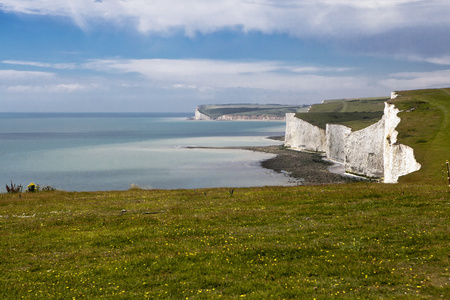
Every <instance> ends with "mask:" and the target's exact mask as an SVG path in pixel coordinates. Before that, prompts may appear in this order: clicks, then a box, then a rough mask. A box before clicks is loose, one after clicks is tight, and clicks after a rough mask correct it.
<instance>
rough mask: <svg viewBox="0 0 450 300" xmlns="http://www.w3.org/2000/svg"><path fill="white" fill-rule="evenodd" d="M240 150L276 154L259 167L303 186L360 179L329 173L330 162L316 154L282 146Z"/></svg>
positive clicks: (331, 164)
mask: <svg viewBox="0 0 450 300" xmlns="http://www.w3.org/2000/svg"><path fill="white" fill-rule="evenodd" d="M241 149H244V150H250V151H258V152H264V153H272V154H276V156H275V157H274V158H271V159H268V160H265V161H262V162H261V166H262V167H264V168H266V169H271V170H274V171H275V172H283V173H286V174H288V175H289V176H290V177H292V178H295V179H296V180H299V181H300V182H301V183H302V184H304V185H320V184H333V183H349V182H354V181H359V180H361V179H359V178H355V177H349V176H344V175H341V174H336V173H333V172H330V167H332V166H333V163H332V162H329V161H325V160H323V159H322V157H321V156H320V155H319V154H317V153H307V152H300V151H295V150H291V149H288V148H285V147H284V146H265V147H242V148H241Z"/></svg>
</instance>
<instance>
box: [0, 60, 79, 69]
mask: <svg viewBox="0 0 450 300" xmlns="http://www.w3.org/2000/svg"><path fill="white" fill-rule="evenodd" d="M1 63H3V64H9V65H20V66H31V67H40V68H52V69H61V70H63V69H75V68H76V67H77V66H76V64H73V63H62V64H49V63H42V62H33V61H20V60H2V61H1Z"/></svg>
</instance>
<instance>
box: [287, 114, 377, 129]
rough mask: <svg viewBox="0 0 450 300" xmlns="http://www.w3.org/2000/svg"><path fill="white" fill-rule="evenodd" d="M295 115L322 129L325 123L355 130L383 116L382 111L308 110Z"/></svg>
mask: <svg viewBox="0 0 450 300" xmlns="http://www.w3.org/2000/svg"><path fill="white" fill-rule="evenodd" d="M295 116H296V117H297V118H300V119H302V120H304V121H306V122H308V123H310V124H313V125H315V126H317V127H320V128H322V129H325V128H326V125H327V124H341V125H345V126H347V127H350V128H352V130H354V131H356V130H360V129H363V128H365V127H367V126H370V125H372V124H374V123H376V122H378V121H379V120H380V119H381V118H382V117H383V112H382V111H377V112H347V113H341V112H309V113H298V114H296V115H295Z"/></svg>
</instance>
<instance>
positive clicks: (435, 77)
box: [380, 70, 450, 90]
mask: <svg viewBox="0 0 450 300" xmlns="http://www.w3.org/2000/svg"><path fill="white" fill-rule="evenodd" d="M380 83H381V84H383V85H386V86H388V87H391V89H392V90H412V89H418V88H420V89H425V88H442V87H448V86H450V70H439V71H433V72H402V73H393V74H390V75H389V78H387V79H384V80H381V82H380Z"/></svg>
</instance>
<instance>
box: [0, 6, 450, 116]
mask: <svg viewBox="0 0 450 300" xmlns="http://www.w3.org/2000/svg"><path fill="white" fill-rule="evenodd" d="M449 15H450V2H449V1H448V0H426V1H422V0H214V1H212V0H152V1H150V0H65V1H60V0H0V112H33V111H35V112H90V111H92V112H167V111H176V112H190V111H193V110H194V109H195V107H196V106H197V105H199V104H209V103H280V104H312V103H319V102H321V101H322V100H325V99H336V98H353V97H371V96H389V95H390V92H391V91H394V90H409V89H421V88H437V87H448V86H450V37H449V35H448V32H450V18H448V16H449Z"/></svg>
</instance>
